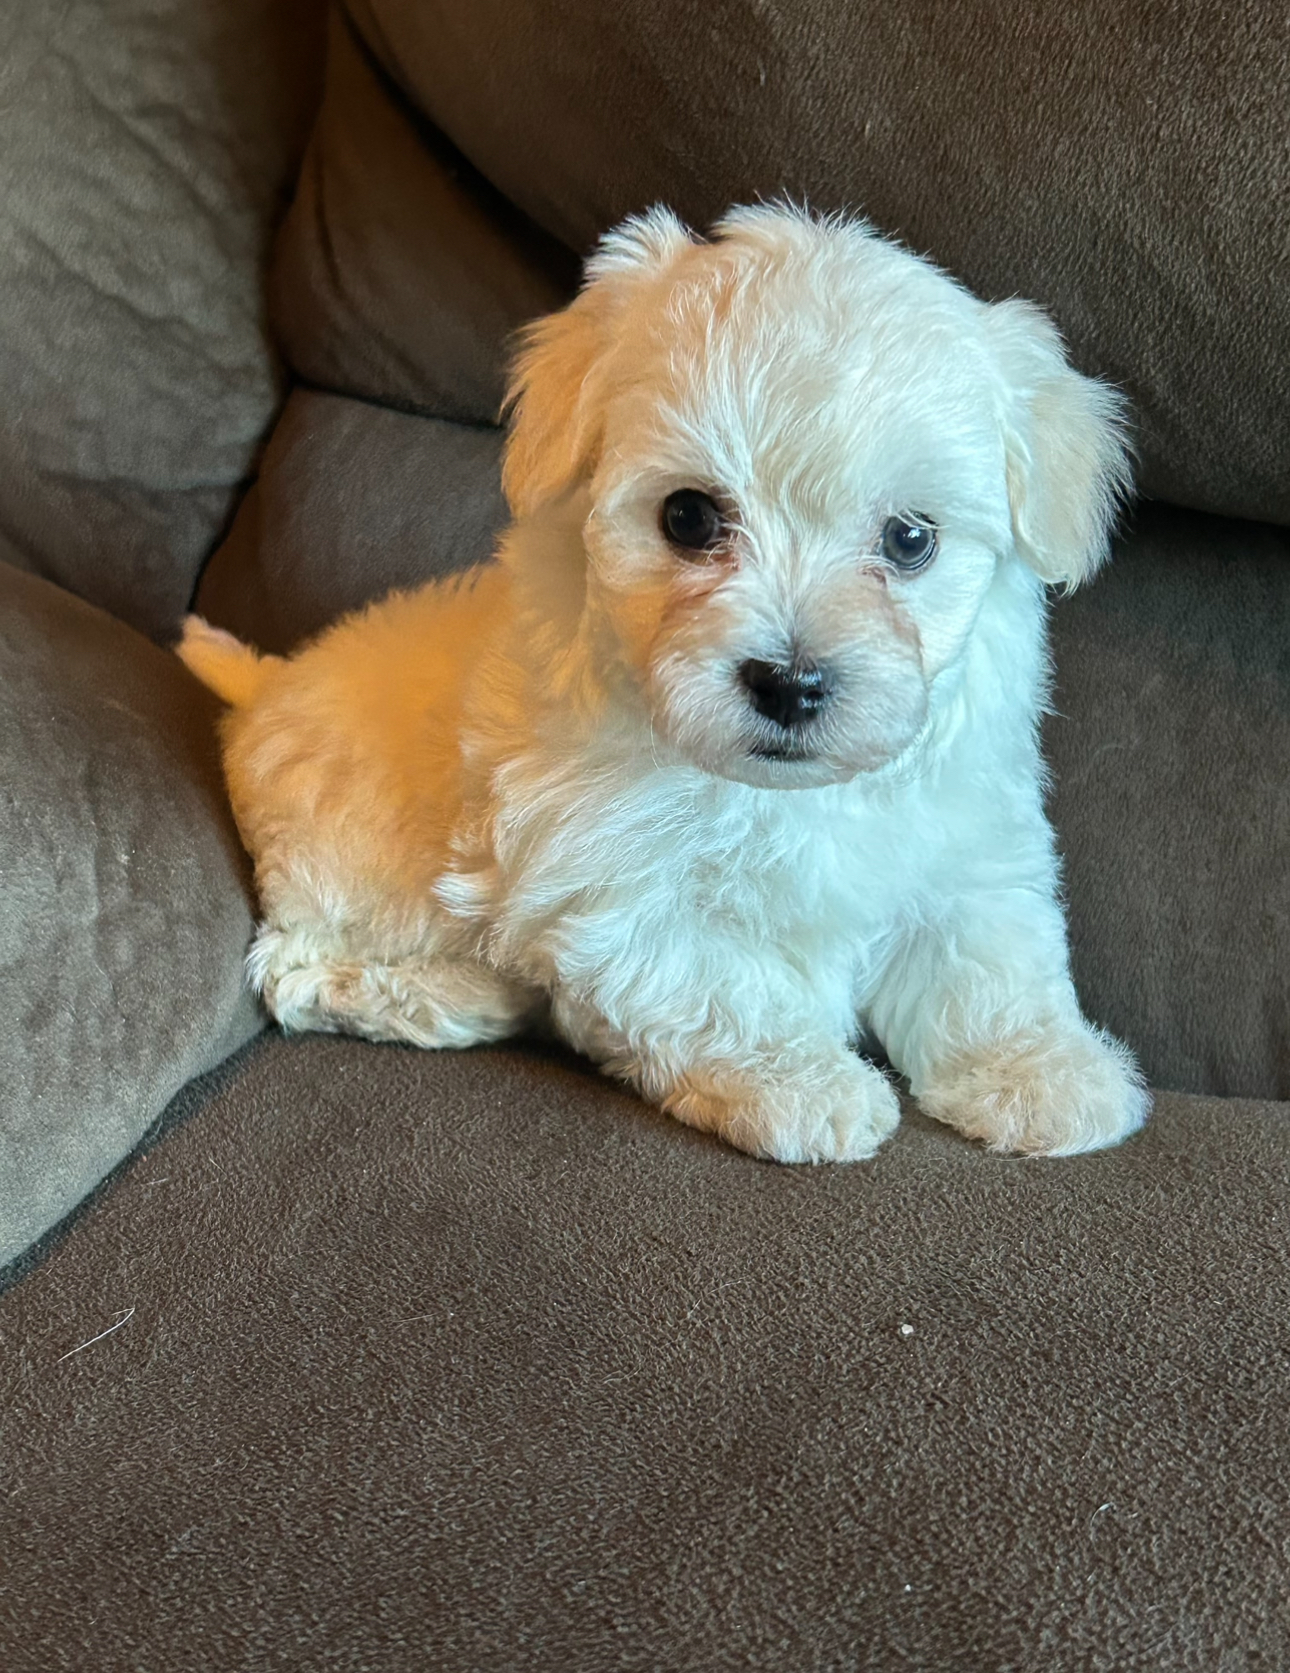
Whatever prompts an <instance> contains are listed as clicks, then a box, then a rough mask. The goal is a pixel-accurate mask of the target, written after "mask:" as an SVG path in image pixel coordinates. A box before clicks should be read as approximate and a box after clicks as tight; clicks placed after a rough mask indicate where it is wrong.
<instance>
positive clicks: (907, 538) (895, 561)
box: [881, 517, 936, 575]
mask: <svg viewBox="0 0 1290 1673" xmlns="http://www.w3.org/2000/svg"><path fill="white" fill-rule="evenodd" d="M881 549H882V555H883V557H884V558H886V560H887V562H888V563H889V564H891V565H892V566H893V567H894V568H896V569H900V570H903V571H904V572H905V573H906V574H907V575H908V574H912V573H913V571H914V570H916V569H926V568H927V566H928V564H929V563H931V561H932V559H933V558H934V557H935V556H936V530H935V528H934V527H933V526H932V524H931V523H929V522H927V521H926V519H925V518H915V517H888V519H887V521H886V522H885V523H884V524H883V525H882V542H881Z"/></svg>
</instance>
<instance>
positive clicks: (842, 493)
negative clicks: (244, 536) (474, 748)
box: [507, 210, 1123, 788]
mask: <svg viewBox="0 0 1290 1673" xmlns="http://www.w3.org/2000/svg"><path fill="white" fill-rule="evenodd" d="M1045 377H1046V378H1047V380H1048V385H1050V386H1053V387H1055V390H1056V395H1054V393H1053V388H1051V387H1050V388H1049V389H1048V392H1047V395H1046V397H1045V398H1046V399H1047V401H1048V405H1049V407H1050V408H1051V409H1056V408H1060V407H1061V401H1060V400H1058V399H1057V396H1062V397H1065V402H1066V409H1072V391H1073V392H1074V405H1073V410H1075V416H1076V419H1077V420H1078V422H1075V423H1072V421H1071V419H1070V416H1069V411H1068V410H1065V409H1064V410H1062V411H1061V412H1060V413H1059V414H1058V419H1059V427H1064V433H1063V435H1062V436H1061V437H1060V438H1058V439H1056V440H1050V441H1048V442H1047V443H1045V442H1044V441H1043V440H1042V438H1041V439H1039V440H1038V441H1037V440H1036V437H1037V434H1038V431H1039V429H1041V428H1042V424H1040V423H1037V421H1036V419H1035V415H1034V408H1035V403H1036V398H1037V395H1038V393H1039V391H1040V389H1041V386H1042V385H1043V384H1044V379H1045ZM1063 380H1065V381H1063ZM517 382H518V389H517V399H518V405H519V415H518V419H517V423H516V427H515V432H514V435H513V438H512V443H511V448H510V451H509V455H508V460H507V490H508V493H509V494H510V496H511V499H512V503H513V505H514V506H515V509H516V511H517V514H518V515H519V516H521V517H523V516H524V515H526V514H531V513H532V512H534V511H536V510H537V509H538V508H539V507H540V506H541V505H542V504H543V502H544V501H545V500H547V499H550V498H552V497H557V496H559V495H560V494H563V493H566V492H567V491H568V489H569V488H570V487H571V486H572V485H573V484H574V483H576V482H578V481H579V480H582V481H585V483H586V484H587V487H588V491H589V496H590V506H591V510H590V515H589V517H588V518H587V520H586V524H585V528H584V531H583V538H584V544H585V547H586V552H587V556H588V564H589V574H588V585H587V601H588V609H589V610H590V611H592V612H593V614H594V615H595V616H596V617H597V618H598V621H599V624H600V625H601V627H602V628H603V632H602V634H601V635H600V640H599V642H600V643H602V644H605V645H607V646H609V647H612V649H611V650H610V651H609V652H608V653H607V654H609V655H611V656H612V657H613V658H615V659H616V660H617V661H618V662H619V663H620V665H621V666H622V667H623V668H624V669H625V670H626V671H627V674H628V676H629V678H630V680H631V682H632V684H633V686H634V688H635V689H636V690H637V691H638V692H639V693H640V695H641V697H642V698H643V700H644V702H645V703H646V704H647V706H648V709H649V715H650V721H651V725H652V727H653V730H654V732H655V734H656V736H659V737H662V738H666V739H667V740H668V741H669V742H670V743H671V744H672V745H673V746H674V747H675V748H677V749H678V750H679V751H680V752H681V753H682V754H683V755H685V756H686V757H687V758H688V759H690V760H691V761H693V762H694V763H696V764H697V765H699V766H701V767H703V768H705V769H706V770H708V771H710V772H714V773H718V774H720V775H722V776H724V777H728V778H734V779H739V780H742V781H744V782H746V783H750V784H755V785H761V786H769V787H775V788H799V787H804V786H808V785H820V784H828V783H834V782H839V781H842V780H845V779H849V778H851V777H853V776H854V775H855V774H857V773H860V772H866V771H871V770H873V769H875V768H878V767H880V766H882V765H883V764H884V763H886V762H888V761H890V760H892V759H893V758H894V757H896V756H898V755H900V754H901V753H902V752H903V751H904V750H906V749H907V748H908V747H909V745H910V744H911V743H912V742H913V741H914V740H915V739H916V738H917V736H918V734H919V732H920V730H921V729H922V727H923V725H924V723H925V721H926V719H927V716H928V712H929V706H930V704H931V703H932V702H933V701H934V693H935V690H936V685H937V681H938V679H940V677H941V676H942V675H944V674H945V673H946V671H947V670H949V669H950V668H951V667H952V665H953V664H954V663H955V662H956V660H957V659H958V658H959V657H960V656H961V655H962V653H963V650H964V647H965V645H966V643H967V640H968V637H969V635H970V633H971V630H972V626H973V623H974V622H975V619H976V615H977V612H978V610H979V608H980V605H981V602H982V600H983V598H984V596H985V593H986V590H987V589H988V587H989V585H990V581H991V577H992V575H993V573H994V570H995V566H996V564H997V563H998V562H999V561H1000V560H1001V559H1007V558H1011V557H1015V556H1017V555H1018V554H1020V555H1021V556H1022V557H1025V558H1028V559H1029V561H1031V562H1032V564H1033V565H1034V567H1035V568H1036V569H1038V570H1040V572H1041V573H1043V572H1044V565H1045V561H1047V562H1048V567H1049V568H1050V569H1053V568H1056V574H1055V575H1049V576H1048V577H1047V578H1061V579H1066V580H1069V581H1073V580H1075V579H1077V578H1078V575H1079V573H1080V572H1082V570H1084V569H1086V568H1088V567H1090V565H1091V564H1092V563H1094V562H1096V558H1097V556H1098V555H1099V554H1098V551H1097V548H1098V547H1099V546H1100V543H1101V542H1102V540H1103V539H1104V528H1105V522H1106V518H1107V515H1108V513H1109V507H1110V503H1111V499H1112V496H1113V494H1114V491H1115V488H1116V486H1117V485H1118V481H1119V475H1118V474H1117V473H1119V472H1122V469H1123V464H1122V459H1123V456H1122V452H1121V450H1120V447H1119V443H1118V439H1117V437H1116V434H1115V428H1114V418H1115V414H1114V408H1113V405H1112V401H1111V397H1110V396H1109V395H1108V394H1107V392H1105V391H1103V390H1102V389H1101V386H1098V385H1094V384H1090V383H1089V382H1088V380H1086V379H1082V378H1078V377H1077V376H1076V374H1074V373H1073V372H1070V371H1069V370H1068V369H1067V368H1066V366H1065V364H1064V361H1063V360H1062V358H1061V354H1060V348H1059V347H1058V346H1057V345H1056V342H1055V337H1054V334H1053V333H1052V332H1051V328H1049V327H1047V326H1046V324H1045V323H1044V322H1043V321H1042V318H1041V317H1039V316H1036V315H1034V314H1033V313H1032V312H1031V311H1029V310H1026V309H1024V306H1022V305H1010V306H1008V307H1005V308H1000V309H988V308H986V307H984V306H983V305H982V304H981V303H979V302H977V301H976V300H975V299H974V298H972V297H971V296H969V295H968V294H967V293H966V292H964V291H963V290H961V289H960V288H959V287H958V286H956V285H955V284H953V283H952V282H951V281H950V280H948V279H946V278H945V277H944V276H942V275H941V274H939V273H938V272H936V271H935V270H933V269H932V268H930V267H929V266H928V265H926V264H925V263H923V262H921V261H919V260H918V259H917V258H915V257H913V256H911V255H909V254H907V253H905V252H903V251H901V250H899V249H896V248H894V247H893V246H891V245H888V244H886V243H884V242H882V241H881V240H879V239H877V238H876V237H874V236H873V235H872V234H870V233H869V232H867V231H866V230H865V229H864V228H862V227H859V226H856V225H849V226H847V225H838V224H829V223H819V222H815V221H811V220H809V219H808V218H806V217H805V216H802V215H798V214H796V213H794V212H791V211H784V210H755V211H741V212H738V213H737V214H736V215H734V216H732V217H730V218H729V219H728V220H727V222H726V223H724V224H723V226H722V228H721V229H719V236H718V238H717V240H716V241H715V242H713V243H708V244H697V243H695V242H693V241H692V240H691V239H690V238H689V236H688V235H687V234H686V233H685V232H684V231H683V229H681V228H680V226H679V225H678V224H677V223H676V222H675V221H674V220H672V218H671V217H670V216H666V215H662V214H658V213H655V214H654V215H652V216H650V217H647V218H646V219H645V220H643V221H640V222H635V223H629V225H628V227H627V228H625V229H624V230H623V231H621V232H620V233H618V234H616V235H612V236H611V238H610V239H609V240H607V241H606V243H605V245H603V246H602V249H601V253H600V255H599V256H598V257H597V258H596V261H595V262H593V264H592V267H591V270H590V280H589V284H588V287H587V289H586V290H585V291H584V292H583V294H582V296H581V297H580V298H579V300H578V301H577V302H576V303H575V304H574V305H573V307H572V308H571V309H569V310H566V312H565V313H564V314H562V315H557V316H554V318H553V319H552V320H550V321H546V322H543V324H542V325H541V326H539V327H538V328H537V330H536V332H535V333H534V335H533V337H532V339H531V347H530V349H529V350H528V353H527V354H526V356H525V357H524V359H523V360H522V361H521V364H520V368H519V374H518V380H517ZM1041 416H1042V415H1041ZM1073 432H1077V433H1073ZM1045 445H1046V446H1047V447H1048V450H1049V451H1050V452H1051V453H1053V454H1055V455H1057V456H1058V459H1059V461H1060V460H1062V459H1064V460H1065V461H1066V466H1065V468H1066V469H1067V471H1068V473H1069V474H1074V475H1079V473H1080V471H1081V470H1082V472H1083V483H1082V486H1077V487H1076V489H1075V492H1074V502H1075V503H1073V504H1066V503H1064V502H1062V495H1061V493H1060V492H1058V493H1057V494H1056V495H1054V493H1053V492H1052V490H1051V488H1050V487H1048V486H1046V485H1045V483H1044V482H1043V481H1042V480H1041V478H1043V476H1044V470H1043V465H1042V462H1041V463H1040V464H1038V465H1037V464H1036V460H1035V457H1034V456H1035V452H1036V449H1037V447H1039V448H1042V447H1043V446H1045ZM1072 453H1073V454H1074V455H1076V456H1077V457H1076V461H1075V465H1074V467H1072V466H1071V463H1070V460H1071V455H1072ZM1058 468H1059V469H1060V468H1062V467H1061V465H1060V462H1059V465H1058ZM1049 474H1051V469H1050V471H1049ZM1027 517H1028V519H1029V521H1028V522H1027ZM1045 518H1046V520H1047V521H1046V523H1045ZM1054 553H1057V554H1058V556H1057V560H1056V562H1054V560H1053V554H1054ZM1005 672H1006V671H1005Z"/></svg>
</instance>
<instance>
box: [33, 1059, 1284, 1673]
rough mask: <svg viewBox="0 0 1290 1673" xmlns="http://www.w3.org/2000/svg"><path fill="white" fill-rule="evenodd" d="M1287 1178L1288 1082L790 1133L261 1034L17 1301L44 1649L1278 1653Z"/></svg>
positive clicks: (187, 1652)
mask: <svg viewBox="0 0 1290 1673" xmlns="http://www.w3.org/2000/svg"><path fill="white" fill-rule="evenodd" d="M1288 1216H1290V1107H1287V1106H1284V1105H1275V1104H1259V1103H1241V1102H1235V1101H1232V1102H1216V1101H1209V1100H1204V1099H1194V1098H1186V1097H1176V1096H1165V1097H1162V1098H1161V1100H1160V1103H1159V1106H1158V1108H1157V1110H1156V1114H1155V1117H1154V1119H1153V1121H1152V1122H1151V1123H1150V1125H1149V1126H1148V1127H1147V1129H1146V1130H1145V1131H1144V1132H1143V1133H1142V1134H1141V1135H1140V1136H1139V1137H1137V1138H1135V1139H1133V1140H1132V1141H1130V1143H1128V1144H1127V1145H1126V1146H1124V1147H1123V1148H1122V1149H1120V1150H1117V1151H1111V1152H1108V1153H1104V1154H1101V1155H1094V1156H1087V1157H1078V1158H1074V1159H1070V1160H1065V1161H1059V1162H1034V1161H1025V1160H1016V1159H1009V1158H1001V1157H996V1156H990V1155H986V1154H984V1153H982V1152H981V1151H979V1150H977V1149H974V1148H973V1147H971V1146H970V1145H968V1144H967V1143H965V1142H964V1141H963V1140H961V1139H960V1138H958V1137H957V1136H956V1135H954V1134H953V1133H951V1132H949V1131H948V1130H946V1129H943V1128H940V1127H937V1126H936V1125H934V1124H933V1123H931V1122H929V1121H927V1120H925V1119H922V1118H921V1117H919V1116H918V1115H917V1114H914V1113H910V1112H907V1113H906V1117H905V1120H904V1122H903V1123H902V1126H901V1128H900V1130H899V1131H898V1133H897V1135H896V1136H895V1138H894V1139H893V1140H892V1142H891V1144H890V1145H889V1146H888V1147H887V1148H886V1149H884V1150H883V1151H882V1152H881V1153H880V1155H879V1156H878V1158H877V1159H876V1161H875V1162H873V1163H872V1164H871V1165H865V1166H858V1167H849V1168H848V1167H838V1168H829V1167H822V1168H817V1169H810V1168H806V1169H793V1168H782V1167H776V1166H773V1165H769V1164H764V1163H759V1162H755V1161H751V1160H750V1159H748V1158H747V1157H744V1156H741V1155H738V1154H736V1153H734V1152H732V1151H729V1150H727V1149H725V1148H724V1147H722V1146H721V1145H720V1144H719V1143H717V1142H716V1141H714V1140H711V1139H709V1138H707V1137H706V1136H703V1135H700V1134H697V1133H694V1132H692V1131H690V1130H688V1129H685V1128H682V1127H681V1126H679V1125H678V1124H677V1123H676V1122H673V1121H670V1120H668V1119H667V1118H665V1117H663V1116H661V1115H658V1114H657V1113H655V1112H653V1111H651V1110H649V1109H648V1108H646V1107H645V1106H644V1105H643V1104H641V1103H640V1102H639V1101H638V1100H637V1099H635V1098H634V1097H631V1096H630V1095H628V1094H627V1093H626V1092H623V1091H620V1090H616V1089H615V1088H613V1087H612V1086H611V1085H609V1084H607V1083H606V1082H604V1081H602V1080H600V1079H599V1078H598V1077H596V1076H595V1075H594V1074H592V1073H591V1072H590V1071H588V1070H586V1069H585V1068H584V1067H583V1066H582V1065H581V1064H579V1063H577V1062H576V1061H573V1060H570V1059H566V1058H563V1057H559V1056H554V1055H548V1054H546V1053H543V1052H539V1051H537V1050H525V1049H510V1050H491V1051H486V1052H472V1053H466V1054H442V1055H436V1054H428V1053H418V1052H415V1051H411V1050H403V1049H400V1048H397V1047H377V1046H371V1045H367V1044H364V1043H360V1042H356V1041H350V1040H344V1039H338V1038H324V1037H319V1036H313V1037H301V1038H298V1039H295V1040H289V1041H284V1040H282V1039H281V1038H279V1037H276V1036H272V1035H270V1036H267V1037H266V1038H265V1039H264V1040H263V1041H261V1042H259V1043H257V1044H255V1045H252V1046H251V1047H249V1048H248V1051H247V1053H246V1055H244V1056H243V1057H242V1058H241V1059H240V1060H235V1061H234V1062H232V1063H230V1064H228V1065H227V1066H226V1067H225V1068H224V1069H222V1070H219V1071H217V1072H216V1074H215V1075H214V1076H213V1077H211V1079H210V1081H209V1082H208V1083H206V1084H204V1085H201V1084H199V1085H196V1086H193V1087H190V1088H189V1089H188V1090H187V1091H186V1092H185V1093H183V1094H182V1095H181V1097H180V1099H179V1100H178V1103H177V1104H176V1106H175V1109H174V1112H173V1116H172V1120H171V1123H170V1130H169V1131H168V1132H166V1133H165V1134H164V1135H163V1136H162V1137H161V1138H160V1139H159V1140H158V1141H156V1142H155V1143H152V1144H150V1145H149V1147H148V1148H147V1151H146V1154H141V1155H140V1156H139V1157H137V1158H136V1160H135V1162H134V1165H133V1166H132V1167H131V1168H130V1170H129V1171H128V1172H127V1173H126V1174H125V1175H124V1177H123V1178H122V1179H121V1180H120V1181H119V1182H118V1183H117V1185H116V1188H115V1189H114V1190H113V1192H112V1193H110V1194H109V1195H107V1196H106V1197H104V1198H103V1199H102V1200H101V1201H99V1202H98V1203H96V1204H95V1205H94V1206H93V1208H92V1209H91V1210H90V1211H89V1212H87V1214H86V1215H85V1217H84V1218H83V1219H82V1221H81V1222H80V1224H79V1225H78V1227H77V1235H76V1236H75V1237H72V1238H69V1239H67V1240H66V1242H64V1243H63V1244H61V1245H60V1246H59V1247H58V1248H57V1249H56V1250H55V1251H54V1253H53V1254H52V1256H51V1257H50V1259H49V1260H48V1261H47V1262H46V1263H45V1264H44V1265H43V1266H42V1267H41V1268H40V1269H39V1270H38V1271H36V1272H35V1273H33V1274H31V1275H30V1276H29V1278H28V1279H27V1281H26V1282H25V1283H23V1284H21V1285H19V1286H18V1287H17V1288H15V1289H13V1290H11V1291H10V1293H9V1294H8V1295H7V1296H5V1297H4V1298H3V1300H0V1332H2V1333H3V1338H4V1340H5V1342H6V1343H7V1344H8V1345H9V1346H8V1351H7V1352H6V1354H5V1356H4V1358H3V1361H2V1362H0V1494H2V1495H3V1500H4V1504H5V1507H6V1508H5V1536H4V1544H5V1570H6V1572H5V1580H6V1587H7V1591H8V1595H9V1597H10V1599H11V1600H13V1601H11V1603H10V1614H9V1616H8V1619H9V1620H10V1621H18V1620H19V1619H20V1620H21V1626H22V1638H21V1646H22V1649H23V1652H24V1655H25V1657H26V1659H25V1660H23V1659H22V1658H19V1660H18V1661H13V1660H9V1661H7V1663H6V1665H8V1666H13V1667H17V1666H23V1667H32V1668H35V1667H38V1666H78V1667H79V1666H84V1667H89V1666H93V1667H95V1668H101V1669H104V1670H105V1673H108V1670H112V1673H114V1670H116V1669H122V1670H124V1669H127V1668H137V1667H157V1668H185V1669H193V1670H197V1669H206V1668H210V1669H217V1668H218V1669H227V1668H234V1667H251V1666H261V1665H269V1664H271V1663H273V1662H275V1661H281V1662H282V1663H283V1664H284V1665H288V1664H289V1665H292V1666H300V1667H323V1666H326V1667H328V1668H337V1669H347V1670H354V1673H357V1670H358V1669H360V1668H370V1667H378V1666H379V1667H381V1668H383V1669H389V1670H391V1673H398V1670H406V1673H421V1670H423V1669H426V1668H435V1669H442V1670H444V1673H513V1670H514V1669H517V1668H525V1669H529V1670H533V1673H545V1670H550V1673H575V1670H583V1669H585V1670H586V1673H618V1670H621V1673H626V1670H629V1669H630V1670H640V1673H644V1670H647V1669H648V1670H658V1669H676V1670H677V1673H680V1670H682V1669H685V1670H689V1669H696V1668H703V1669H705V1670H707V1669H713V1670H716V1669H721V1668H731V1669H734V1668H740V1669H744V1668H766V1669H775V1670H788V1669H792V1670H794V1673H796V1670H798V1669H807V1668H841V1667H866V1668H874V1669H882V1670H888V1669H890V1670H893V1673H894V1670H895V1669H898V1668H926V1669H932V1668H936V1669H947V1670H948V1669H963V1670H964V1673H967V1670H969V1669H971V1670H972V1673H977V1670H979V1669H985V1668H991V1669H993V1668H1011V1667H1030V1666H1036V1665H1042V1666H1043V1667H1044V1669H1045V1670H1046V1673H1088V1669H1090V1668H1100V1667H1106V1668H1112V1667H1113V1668H1115V1669H1116V1670H1117V1673H1159V1670H1160V1669H1161V1668H1166V1667H1168V1668H1184V1667H1188V1668H1190V1667H1196V1668H1214V1669H1216V1668H1220V1667H1227V1666H1232V1667H1236V1666H1249V1667H1256V1666H1258V1667H1268V1668H1273V1667H1284V1666H1286V1665H1288V1664H1290V1615H1288V1614H1287V1611H1286V1607H1285V1550H1286V1545H1287V1541H1290V1506H1288V1505H1287V1500H1286V1495H1285V1492H1284V1460H1285V1457H1286V1454H1287V1448H1288V1447H1290V1401H1287V1399H1286V1392H1287V1380H1288V1379H1290V1361H1288V1360H1287V1355H1286V1345H1285V1319H1286V1317H1287V1311H1288V1310H1290V1265H1288V1264H1287V1262H1286V1261H1285V1258H1284V1248H1285V1226H1286V1223H1287V1217H1288ZM89 1598H92V1599H93V1607H92V1608H91V1607H87V1599H89ZM17 1600H21V1602H20V1604H19V1603H18V1602H17ZM15 1644H16V1640H13V1639H10V1640H9V1646H8V1647H10V1648H12V1647H14V1645H15ZM1238 1648H1239V1654H1238V1653H1237V1652H1238ZM1234 1658H1235V1659H1234Z"/></svg>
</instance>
